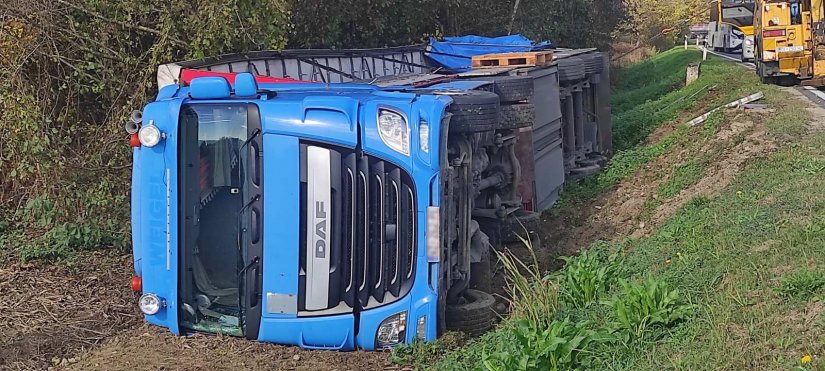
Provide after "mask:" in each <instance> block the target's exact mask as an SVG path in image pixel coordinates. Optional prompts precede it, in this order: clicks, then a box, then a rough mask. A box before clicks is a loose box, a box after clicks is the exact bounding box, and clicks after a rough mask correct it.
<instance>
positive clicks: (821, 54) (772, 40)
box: [754, 0, 825, 86]
mask: <svg viewBox="0 0 825 371" xmlns="http://www.w3.org/2000/svg"><path fill="white" fill-rule="evenodd" d="M754 28H755V30H754V34H755V37H756V53H755V54H756V55H755V57H756V58H755V62H756V73H757V74H758V75H759V77H760V78H761V79H762V81H763V82H766V83H777V84H781V85H794V84H797V83H801V84H802V85H809V86H825V8H823V0H792V1H772V0H759V1H758V3H757V6H756V11H755V12H754Z"/></svg>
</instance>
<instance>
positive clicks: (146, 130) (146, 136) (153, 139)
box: [138, 124, 160, 147]
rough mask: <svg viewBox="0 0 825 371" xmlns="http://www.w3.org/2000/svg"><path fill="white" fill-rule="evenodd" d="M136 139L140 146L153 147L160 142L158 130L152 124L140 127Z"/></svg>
mask: <svg viewBox="0 0 825 371" xmlns="http://www.w3.org/2000/svg"><path fill="white" fill-rule="evenodd" d="M138 139H140V144H141V145H143V146H146V147H154V146H156V145H157V144H158V143H159V142H160V129H158V127H157V126H155V125H152V124H149V125H146V126H144V127H141V128H140V131H138Z"/></svg>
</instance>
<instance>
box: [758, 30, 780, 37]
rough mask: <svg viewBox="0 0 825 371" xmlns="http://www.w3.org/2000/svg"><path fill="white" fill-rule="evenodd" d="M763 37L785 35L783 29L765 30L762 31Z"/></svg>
mask: <svg viewBox="0 0 825 371" xmlns="http://www.w3.org/2000/svg"><path fill="white" fill-rule="evenodd" d="M762 36H764V37H780V36H785V30H765V31H762Z"/></svg>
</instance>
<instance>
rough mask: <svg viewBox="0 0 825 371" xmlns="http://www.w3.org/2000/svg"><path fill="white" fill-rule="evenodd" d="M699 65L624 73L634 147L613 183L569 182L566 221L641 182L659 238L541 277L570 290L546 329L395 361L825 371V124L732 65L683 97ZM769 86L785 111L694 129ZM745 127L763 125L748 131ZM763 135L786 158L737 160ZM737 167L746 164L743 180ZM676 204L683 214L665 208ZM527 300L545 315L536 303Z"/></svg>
mask: <svg viewBox="0 0 825 371" xmlns="http://www.w3.org/2000/svg"><path fill="white" fill-rule="evenodd" d="M698 58H699V54H698V53H697V52H695V51H682V50H672V51H669V52H666V53H662V54H660V55H658V56H656V57H654V58H652V59H651V60H649V61H646V62H644V63H641V64H638V65H636V66H632V67H630V68H629V69H627V70H626V71H624V72H623V73H622V74H621V77H620V78H621V80H620V81H621V82H620V83H619V85H618V87H617V89H616V92H615V94H614V119H615V125H616V127H615V132H616V142H617V143H616V147H617V148H618V149H619V152H618V153H617V154H616V156H615V157H614V158H613V160H612V161H611V163H610V165H609V167H608V168H607V169H606V170H605V171H604V172H602V173H601V174H598V175H596V176H594V177H591V178H589V179H586V180H585V181H583V182H581V183H580V184H578V185H575V186H573V187H569V188H568V190H567V192H566V194H565V196H564V197H565V200H564V202H563V203H562V204H561V206H560V207H559V208H558V209H557V210H555V212H557V213H565V212H566V211H568V210H570V208H576V207H592V204H591V202H593V200H594V199H596V198H598V197H610V192H612V191H613V190H615V189H616V187H617V186H618V185H622V186H623V187H624V186H627V184H630V183H632V182H633V181H634V180H636V179H637V178H638V179H642V180H644V181H649V182H650V183H651V184H652V186H651V187H652V189H653V192H655V193H656V195H655V197H647V198H646V200H645V204H644V207H645V211H646V212H647V214H646V215H643V216H640V218H642V220H649V221H651V222H655V223H656V225H655V226H654V227H653V228H651V229H650V230H649V231H648V232H647V233H640V234H630V233H624V232H622V233H619V234H618V235H616V236H612V238H611V239H610V241H607V242H604V241H600V242H597V243H596V244H594V245H593V246H591V248H590V249H589V251H590V252H589V253H587V254H585V255H584V256H582V257H579V258H574V259H573V260H572V261H571V262H568V264H567V266H566V267H565V268H564V269H563V270H562V271H561V272H557V273H554V274H551V275H548V276H547V277H545V278H543V279H540V280H539V282H541V284H536V285H535V286H534V287H535V289H536V290H558V291H559V292H558V295H559V299H558V303H557V305H556V306H555V307H554V308H553V309H544V310H543V313H544V315H545V316H547V317H548V318H547V319H546V320H543V321H532V324H525V322H524V321H520V320H522V319H523V317H524V316H520V315H514V316H513V317H512V318H510V319H508V320H506V321H505V322H504V323H503V324H502V325H501V326H500V327H499V328H498V329H496V330H495V331H493V332H491V333H488V334H487V335H485V336H483V337H481V338H479V339H475V340H472V341H470V342H468V343H462V342H461V341H455V337H454V336H452V335H450V336H447V337H445V338H444V339H442V340H439V341H437V342H434V343H429V344H417V345H415V346H412V347H404V348H399V349H398V350H396V352H395V353H394V357H393V358H394V361H395V362H397V363H401V364H407V365H411V366H413V367H415V368H419V369H441V370H443V369H482V370H483V369H508V368H517V369H565V368H584V369H615V370H659V369H679V370H682V369H684V370H696V369H789V368H794V367H796V368H798V369H822V368H823V367H825V362H823V361H825V344H824V343H823V339H825V318H823V313H825V302H823V300H825V299H823V294H825V291H823V288H825V274H823V273H822V272H823V271H825V254H822V251H823V249H825V248H824V246H825V192H823V191H822V190H823V189H825V176H823V174H825V127H820V128H819V130H814V129H812V128H811V127H810V125H809V124H808V121H809V119H810V118H811V114H810V112H809V111H808V109H806V106H805V103H803V102H801V101H799V100H796V99H793V98H792V97H791V96H790V93H789V92H787V91H784V90H781V89H779V88H776V87H773V86H765V85H761V84H759V83H758V81H757V79H756V78H755V76H753V75H752V73H749V72H747V71H745V70H744V69H742V68H741V67H739V66H736V65H733V64H730V63H728V62H724V61H721V60H718V59H712V60H709V61H707V62H705V63H703V65H702V76H701V77H700V79H699V81H697V82H696V83H694V84H692V85H691V86H688V87H682V86H681V79H682V78H683V76H684V69H685V65H686V64H687V63H689V62H693V61H697V60H698ZM645 82H647V83H645ZM712 86H715V88H712V89H711V88H709V87H712ZM754 91H764V92H765V94H766V98H765V100H764V102H765V103H768V104H769V105H770V106H771V107H774V108H777V111H776V112H768V113H759V114H743V113H739V112H722V113H720V114H717V115H713V116H711V118H710V119H709V120H708V121H707V122H706V123H705V124H704V125H703V127H701V128H687V127H685V126H683V125H679V123H681V122H685V121H687V120H688V119H690V118H692V117H693V116H695V115H697V114H699V113H702V112H704V111H705V110H707V109H708V108H710V107H714V106H717V105H719V104H722V103H726V102H728V101H731V100H734V99H736V98H738V97H741V96H745V95H747V94H750V93H753V92H754ZM742 122H745V123H750V124H751V125H750V126H747V125H745V126H743V127H744V129H742V130H739V131H737V130H734V129H735V128H737V125H738V124H739V123H742ZM820 125H822V124H820ZM740 126H741V125H740ZM667 127H670V130H663V129H661V128H667ZM657 130H660V131H661V132H657ZM651 134H653V135H651ZM728 134H729V135H728ZM757 137H758V138H762V139H761V140H762V141H761V143H762V144H763V145H764V143H768V142H769V143H772V145H773V147H770V149H769V150H765V151H762V152H758V153H759V154H758V155H753V156H751V157H749V158H747V159H745V160H744V161H740V162H736V163H735V165H736V166H738V167H736V166H734V165H731V161H732V160H731V159H733V158H735V156H736V155H737V153H741V152H744V153H746V154H747V153H749V152H748V151H750V150H752V148H753V147H754V146H757V145H758V142H759V141H758V140H757V139H755V138H757ZM753 153H757V152H753ZM726 165H727V166H731V167H736V171H735V172H734V173H733V175H730V173H729V172H728V173H725V170H726V169H724V166H726ZM720 174H721V175H720ZM725 174H727V176H729V177H730V178H731V179H729V181H728V182H727V183H724V186H721V187H719V189H717V190H716V191H714V192H705V193H701V192H697V193H696V194H695V195H694V196H692V197H689V198H685V197H686V196H685V195H686V194H687V195H691V193H690V192H692V191H695V188H699V187H700V186H701V185H703V184H706V183H713V182H714V181H715V180H716V178H717V177H718V179H719V182H721V181H722V179H723V178H724V177H725V176H726V175H725ZM680 197H682V198H685V200H682V201H684V202H681V203H676V202H674V200H677V201H678V200H679V198H680ZM668 204H675V205H677V206H679V207H678V208H677V209H676V210H675V211H673V212H672V213H670V214H668V213H661V210H662V206H663V205H664V206H667V205H668ZM608 205H609V203H608ZM660 215H665V217H664V218H662V220H660V221H657V219H656V217H657V216H660ZM607 217H609V215H608V216H607ZM645 218H647V219H645ZM594 256H595V257H596V258H593V257H594ZM608 256H610V257H611V258H609V259H608V258H607V257H608ZM617 262H619V263H617ZM617 264H618V268H617ZM599 287H602V288H604V287H607V288H608V289H607V290H599V289H598V288H599ZM602 291H604V292H602ZM584 292H587V293H591V294H590V295H589V296H588V295H586V296H584V297H587V299H583V300H577V301H575V304H573V303H574V302H572V301H569V300H567V299H565V298H570V297H573V296H575V295H570V293H573V294H576V293H578V294H581V293H584ZM543 296H544V297H546V296H547V295H543ZM575 297H578V298H581V297H582V296H581V295H579V296H575ZM514 305H515V306H516V307H517V308H518V307H523V306H530V305H531V304H530V297H529V295H525V296H521V300H520V302H517V303H514ZM634 308H636V309H639V308H641V309H640V310H635V309H634ZM524 312H525V311H517V312H515V313H524ZM637 314H639V315H638V316H637ZM634 316H635V317H634ZM535 322H541V323H542V324H536V323H535ZM547 323H550V325H547ZM553 326H555V327H553ZM556 328H560V329H561V331H555V330H554V329H556ZM551 330H553V331H551ZM554 331H555V332H554ZM576 339H579V340H581V339H585V340H584V341H581V342H571V341H574V340H576ZM565 344H568V345H569V344H573V345H574V346H572V348H571V347H568V348H571V349H568V348H565V346H566V345H565ZM502 354H509V355H502ZM502 360H503V361H502ZM510 361H512V362H510ZM507 362H510V363H507ZM541 362H545V363H541ZM502 365H506V366H502ZM537 365H541V366H537Z"/></svg>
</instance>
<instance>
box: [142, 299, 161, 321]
mask: <svg viewBox="0 0 825 371" xmlns="http://www.w3.org/2000/svg"><path fill="white" fill-rule="evenodd" d="M138 306H139V307H140V311H141V312H143V313H144V314H147V315H150V316H151V315H153V314H157V313H158V312H159V311H160V308H162V307H163V301H162V300H160V298H159V297H158V296H157V295H155V294H143V295H141V297H140V299H138Z"/></svg>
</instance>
